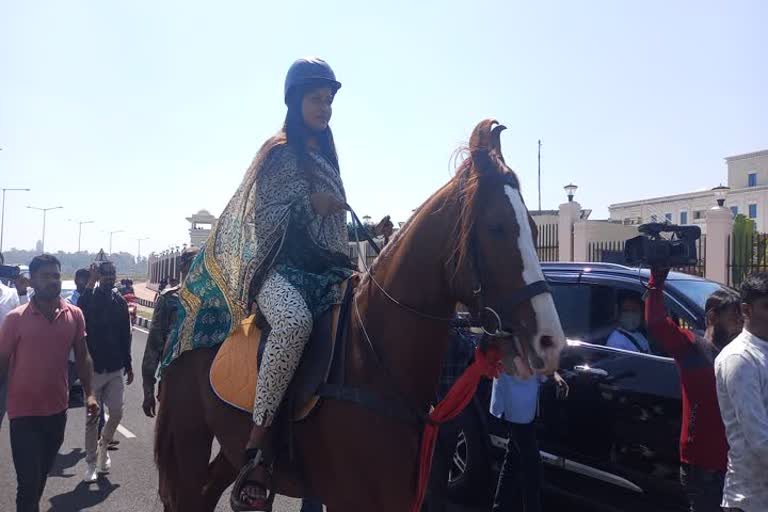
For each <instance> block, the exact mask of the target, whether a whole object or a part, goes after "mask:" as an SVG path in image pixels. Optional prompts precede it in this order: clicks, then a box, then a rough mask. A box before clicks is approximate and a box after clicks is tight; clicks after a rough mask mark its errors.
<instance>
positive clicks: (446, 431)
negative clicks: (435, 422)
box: [426, 419, 461, 512]
mask: <svg viewBox="0 0 768 512" xmlns="http://www.w3.org/2000/svg"><path fill="white" fill-rule="evenodd" d="M460 429H461V425H460V423H459V420H458V419H455V420H453V421H451V422H448V423H444V424H443V425H441V426H440V432H438V434H437V441H436V442H435V451H434V455H432V472H431V473H430V474H429V487H428V488H427V506H426V510H427V512H445V511H446V510H447V506H448V478H449V474H450V472H451V466H452V464H453V456H454V454H455V453H456V441H457V440H458V437H459V430H460Z"/></svg>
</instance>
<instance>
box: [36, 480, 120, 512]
mask: <svg viewBox="0 0 768 512" xmlns="http://www.w3.org/2000/svg"><path fill="white" fill-rule="evenodd" d="M92 485H93V484H88V483H85V482H80V483H79V484H78V485H77V487H75V488H74V489H72V490H71V491H70V492H68V493H65V494H59V495H58V496H54V497H52V498H51V499H50V500H49V501H50V502H51V508H49V509H48V512H55V511H57V510H71V511H73V512H75V511H78V510H83V509H89V508H91V507H93V506H96V505H98V504H99V503H102V502H104V501H105V500H106V499H107V498H109V495H110V494H112V493H113V492H114V491H115V490H117V489H118V488H119V487H120V485H119V484H113V483H112V482H110V481H109V479H108V478H107V477H105V476H100V477H99V480H98V481H97V482H96V488H95V489H93V488H91V486H92Z"/></svg>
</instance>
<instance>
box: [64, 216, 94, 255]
mask: <svg viewBox="0 0 768 512" xmlns="http://www.w3.org/2000/svg"><path fill="white" fill-rule="evenodd" d="M69 221H70V222H77V252H80V239H81V238H82V235H83V224H93V222H94V221H92V220H74V219H69Z"/></svg>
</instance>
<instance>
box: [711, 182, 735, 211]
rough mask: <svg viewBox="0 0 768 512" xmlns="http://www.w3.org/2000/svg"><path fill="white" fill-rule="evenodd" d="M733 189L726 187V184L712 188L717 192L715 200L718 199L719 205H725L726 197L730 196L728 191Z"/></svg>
mask: <svg viewBox="0 0 768 512" xmlns="http://www.w3.org/2000/svg"><path fill="white" fill-rule="evenodd" d="M729 190H731V189H730V188H728V187H726V186H725V185H719V186H717V187H715V188H713V189H712V192H714V193H715V201H717V206H719V207H720V208H722V207H723V205H724V204H725V198H726V197H727V196H728V191H729Z"/></svg>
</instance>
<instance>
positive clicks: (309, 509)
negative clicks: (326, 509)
mask: <svg viewBox="0 0 768 512" xmlns="http://www.w3.org/2000/svg"><path fill="white" fill-rule="evenodd" d="M301 512H323V504H322V503H318V502H316V501H313V500H310V499H307V498H304V499H303V500H301Z"/></svg>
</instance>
